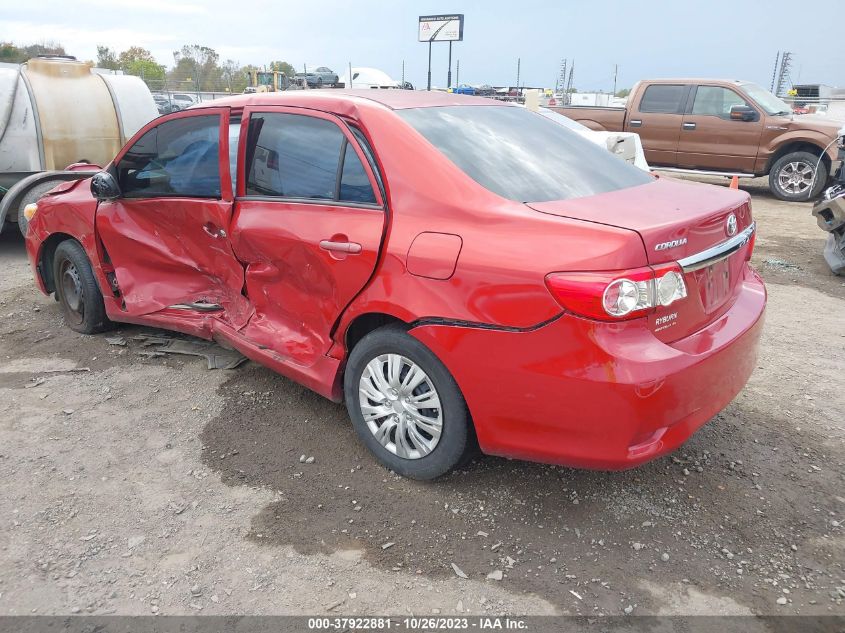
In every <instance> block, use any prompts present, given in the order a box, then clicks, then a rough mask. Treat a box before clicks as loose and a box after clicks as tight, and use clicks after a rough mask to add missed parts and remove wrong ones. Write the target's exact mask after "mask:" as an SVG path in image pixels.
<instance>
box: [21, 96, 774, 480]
mask: <svg viewBox="0 0 845 633" xmlns="http://www.w3.org/2000/svg"><path fill="white" fill-rule="evenodd" d="M235 147H237V148H238V151H235V150H234V148H235ZM544 149H545V151H544ZM259 150H262V151H259ZM263 150H267V153H266V154H265V153H264V151H263ZM271 151H272V152H276V153H275V154H272V153H271ZM257 166H260V167H261V168H262V169H264V170H265V173H264V174H262V175H260V176H259V175H258V174H257V172H256V167H257ZM267 171H269V172H274V173H272V174H270V173H266V172H267ZM754 232H755V224H754V220H753V218H752V214H751V208H750V206H749V196H748V195H747V194H746V193H744V192H740V191H736V190H732V189H728V188H726V187H714V186H708V185H702V184H698V183H685V182H678V181H674V180H671V179H665V178H656V177H654V176H652V175H651V174H647V173H645V172H643V171H642V170H639V169H636V168H635V167H632V166H630V165H628V164H626V163H624V162H623V161H620V160H618V159H616V158H614V157H613V156H611V155H610V154H609V153H608V152H607V151H605V150H604V149H603V148H600V147H598V146H596V145H594V144H593V143H590V142H589V141H587V140H585V139H584V138H582V137H581V136H579V135H578V134H576V133H574V132H572V131H571V130H568V129H566V128H565V127H564V126H561V125H558V124H557V123H554V122H552V121H550V120H548V119H546V118H544V117H542V116H538V115H537V114H536V113H533V112H530V111H528V110H527V109H525V108H522V107H517V106H513V105H509V104H504V103H499V102H495V101H492V100H489V99H481V98H477V97H466V96H462V95H453V94H448V93H443V92H437V93H435V92H428V91H413V92H412V91H406V90H384V91H381V90H379V91H372V92H370V93H369V94H368V95H367V98H363V97H359V96H356V95H353V94H347V93H343V94H331V95H326V94H320V95H315V94H314V93H309V92H308V91H299V92H283V93H265V94H254V95H241V96H236V97H229V98H226V99H222V100H219V101H215V102H213V103H208V104H200V105H199V106H197V107H194V108H191V109H190V110H187V111H184V112H178V113H174V114H169V115H165V116H163V117H160V118H158V119H157V120H155V121H153V122H152V123H150V124H148V125H147V126H145V127H144V128H143V129H142V130H141V131H140V132H139V133H138V134H136V135H135V137H134V138H133V139H132V140H131V141H129V143H127V145H126V146H125V147H124V148H123V149H122V150H121V151H120V152H119V153H118V154H117V156H116V157H115V159H114V160H113V161H112V162H111V163H110V164H109V165H108V167H107V168H106V169H105V170H103V171H101V172H99V173H97V174H96V175H95V176H94V177H93V178H91V179H89V180H87V181H85V182H75V183H70V184H67V185H63V186H62V187H60V188H57V189H55V190H53V191H52V192H50V193H49V194H48V195H47V196H46V197H45V198H43V199H42V200H41V201H39V202H38V204H37V205H35V206H34V207H30V223H29V230H28V233H27V239H26V244H27V252H28V255H29V258H30V261H31V263H32V266H33V270H34V273H35V279H36V282H37V284H38V287H39V288H40V289H41V291H42V292H45V293H55V295H56V298H57V300H58V302H59V305H60V306H61V310H62V311H63V314H64V318H65V321H66V323H67V324H68V325H69V326H70V327H71V328H72V329H73V330H75V331H77V332H82V333H86V334H90V333H95V332H100V331H103V330H105V329H107V328H108V327H110V325H111V324H112V323H114V322H127V323H137V324H142V325H147V326H153V327H161V328H166V329H171V330H176V331H180V332H183V333H187V334H192V335H194V336H199V337H202V338H206V339H214V340H216V341H219V342H221V343H222V344H224V345H227V346H230V347H232V348H234V349H237V350H239V351H240V352H241V353H243V354H244V355H246V356H248V357H249V358H251V359H253V360H256V361H258V362H260V363H262V364H264V365H266V366H267V367H269V368H271V369H273V370H275V371H278V372H279V373H281V374H283V375H285V376H287V377H289V378H291V379H293V380H296V381H298V382H300V383H302V384H303V385H305V386H307V387H309V388H311V389H313V390H314V391H316V392H317V393H319V394H322V395H323V396H325V397H327V398H330V399H332V400H334V401H338V402H340V401H345V403H346V406H347V409H348V411H349V414H350V416H351V418H352V424H353V425H354V427H355V430H356V431H357V433H358V435H359V437H360V439H361V441H362V442H363V443H364V444H365V445H366V446H367V447H368V448H369V449H370V450H371V451H372V452H373V454H374V455H375V456H376V457H377V458H378V459H379V460H380V461H381V462H382V463H383V464H384V465H386V466H387V467H389V468H391V469H393V470H394V471H395V472H397V473H400V474H402V475H405V476H409V477H415V478H420V479H430V478H434V477H437V476H439V475H442V474H444V473H446V472H448V471H449V470H450V469H452V468H454V467H455V466H456V465H457V464H458V463H459V462H460V460H461V459H462V457H463V456H464V455H465V453H466V451H467V449H468V447H469V446H471V445H472V444H474V442H475V440H476V438H477V442H478V445H479V446H480V448H481V450H482V451H484V452H485V453H489V454H494V455H505V456H508V457H515V458H520V459H530V460H537V461H544V462H552V463H557V464H567V465H571V466H579V467H587V468H601V469H620V468H628V467H632V466H635V465H637V464H641V463H643V462H645V461H648V460H651V459H654V458H655V457H658V456H660V455H664V454H666V453H668V452H670V451H673V450H674V449H676V448H677V447H678V446H679V445H680V444H681V443H683V442H684V441H685V440H686V439H687V438H689V437H690V435H692V434H693V433H694V432H695V431H696V430H697V429H698V428H699V427H700V426H701V425H703V424H704V423H705V422H707V421H708V420H709V419H710V418H712V417H713V416H714V415H716V414H717V413H718V412H719V411H720V410H721V409H723V408H724V407H725V406H726V405H727V404H728V403H729V402H730V401H731V399H732V398H733V397H734V396H735V395H736V394H737V393H738V392H739V390H740V389H741V388H742V387H743V385H744V384H745V382H746V380H747V379H748V377H749V375H750V374H751V371H752V369H753V368H754V366H755V362H756V360H755V356H756V350H757V343H758V339H759V337H760V333H761V330H762V324H763V319H762V315H763V312H764V307H765V303H766V291H765V287H764V285H763V282H762V280H761V279H760V277H759V276H758V275H757V274H756V273H755V272H754V271H753V270H752V269H751V268H750V267H749V266H748V260H749V258H750V256H751V251H752V247H753V244H754ZM283 437H284V434H283V433H280V438H283ZM280 441H283V439H280Z"/></svg>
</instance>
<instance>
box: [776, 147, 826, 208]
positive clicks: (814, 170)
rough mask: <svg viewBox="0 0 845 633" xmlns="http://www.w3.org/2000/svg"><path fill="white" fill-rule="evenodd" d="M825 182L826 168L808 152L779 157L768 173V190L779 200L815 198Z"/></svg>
mask: <svg viewBox="0 0 845 633" xmlns="http://www.w3.org/2000/svg"><path fill="white" fill-rule="evenodd" d="M826 182H827V167H825V164H824V161H820V160H819V156H818V155H817V154H816V155H814V154H811V153H810V152H792V153H790V154H786V155H785V156H781V157H780V158H779V159H777V160H776V161H775V164H774V165H772V170H771V172H769V188H770V189H771V190H772V193H774V194H775V196H777V197H778V198H780V199H781V200H787V201H789V202H798V201H805V200H810V199H812V198H814V197H816V196H817V195H818V194H819V193H820V192H821V190H822V189H823V188H824V186H825V183H826Z"/></svg>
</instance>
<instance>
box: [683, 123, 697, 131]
mask: <svg viewBox="0 0 845 633" xmlns="http://www.w3.org/2000/svg"><path fill="white" fill-rule="evenodd" d="M684 129H685V130H694V129H695V123H691V122H690V123H684Z"/></svg>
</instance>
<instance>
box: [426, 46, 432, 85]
mask: <svg viewBox="0 0 845 633" xmlns="http://www.w3.org/2000/svg"><path fill="white" fill-rule="evenodd" d="M426 90H431V40H428V88H426Z"/></svg>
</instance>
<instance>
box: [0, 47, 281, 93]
mask: <svg viewBox="0 0 845 633" xmlns="http://www.w3.org/2000/svg"><path fill="white" fill-rule="evenodd" d="M38 55H66V52H65V49H64V47H63V46H62V45H61V44H59V43H57V42H47V43H41V44H31V45H27V46H16V45H14V44H12V43H11V42H0V62H7V63H18V64H20V63H23V62H25V61H27V60H28V59H31V58H32V57H36V56H38ZM88 61H90V62H91V63H92V64H94V65H96V66H97V67H99V68H108V69H110V70H122V71H123V72H125V73H126V74H128V75H135V76H137V77H140V78H141V79H142V80H143V81H144V82H145V83H146V84H147V86H149V88H150V90H167V89H170V90H182V91H191V92H194V91H201V92H232V93H238V92H243V91H244V88H246V87H247V85H249V73H250V72H251V71H253V70H276V71H280V72H283V73H284V74H285V75H287V76H288V77H289V78H293V77H294V75H295V74H296V71H295V70H294V67H293V66H292V65H291V64H289V63H288V62H285V61H271V62H269V63H268V64H267V65H266V66H265V67H259V66H255V65H252V64H248V65H245V66H242V65H241V64H239V63H238V62H236V61H235V60H232V59H226V60H224V61H221V60H220V55H219V54H218V53H217V51H215V50H214V49H213V48H209V47H208V46H201V45H199V44H186V45H185V46H182V47H181V48H180V49H178V50H176V51H173V65H172V66H171V67H170V68H167V67H166V66H165V65H164V64H160V63H159V62H158V61H157V60H156V59H155V57H153V54H152V53H151V52H150V51H149V50H148V49H146V48H143V47H142V46H130V47H129V48H127V49H126V50H123V51H118V50H116V49H113V48H110V47H108V46H97V59H96V60H88Z"/></svg>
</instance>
